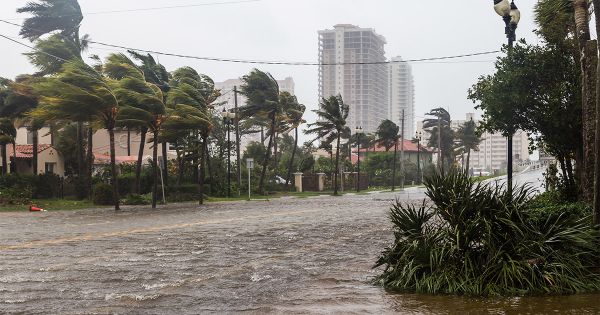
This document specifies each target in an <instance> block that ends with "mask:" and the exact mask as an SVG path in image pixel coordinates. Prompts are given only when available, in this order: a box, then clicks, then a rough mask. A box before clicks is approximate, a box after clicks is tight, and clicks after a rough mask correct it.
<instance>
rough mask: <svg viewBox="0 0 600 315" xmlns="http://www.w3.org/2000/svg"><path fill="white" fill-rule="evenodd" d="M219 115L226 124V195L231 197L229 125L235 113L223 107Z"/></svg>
mask: <svg viewBox="0 0 600 315" xmlns="http://www.w3.org/2000/svg"><path fill="white" fill-rule="evenodd" d="M221 116H222V117H223V124H224V125H225V126H227V197H228V198H231V145H230V144H231V133H230V128H229V126H231V124H232V123H233V120H234V119H235V113H231V112H229V111H228V110H226V109H223V111H222V112H221Z"/></svg>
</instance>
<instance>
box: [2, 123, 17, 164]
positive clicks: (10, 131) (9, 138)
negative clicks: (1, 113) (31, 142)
mask: <svg viewBox="0 0 600 315" xmlns="http://www.w3.org/2000/svg"><path fill="white" fill-rule="evenodd" d="M16 137H17V130H16V129H15V125H14V123H13V121H12V120H11V119H9V118H6V117H2V118H0V157H1V158H2V175H6V173H7V172H8V156H7V154H6V145H8V144H10V143H14V142H15V138H16Z"/></svg>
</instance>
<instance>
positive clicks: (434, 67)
mask: <svg viewBox="0 0 600 315" xmlns="http://www.w3.org/2000/svg"><path fill="white" fill-rule="evenodd" d="M227 1H231V0H169V1H166V0H143V1H141V0H101V1H100V0H80V1H79V2H80V4H81V6H82V9H83V11H84V13H85V12H98V11H107V10H120V9H136V8H150V7H161V6H172V5H187V4H201V3H211V2H212V3H214V2H227ZM25 2H26V1H24V0H2V1H1V2H0V12H1V14H0V18H2V19H11V18H23V16H22V15H21V16H19V15H17V14H16V12H15V10H16V9H17V8H18V7H20V6H22V5H23V4H24V3H25ZM534 3H535V1H532V0H529V1H524V0H518V1H516V4H517V5H518V6H519V8H520V9H521V12H522V18H521V23H520V25H519V29H518V30H517V35H518V37H519V38H525V39H527V40H528V41H529V42H531V43H537V39H536V38H535V36H534V35H533V33H532V31H533V29H534V28H535V25H534V23H533V16H532V13H533V5H534ZM13 22H17V23H19V22H21V21H20V20H15V21H13ZM338 23H348V24H355V25H358V26H361V27H369V28H374V29H375V30H376V31H377V32H378V33H379V34H381V35H383V36H385V37H386V39H387V42H388V44H387V45H386V47H385V50H386V55H387V57H388V58H390V57H393V56H402V57H403V58H404V59H417V58H425V57H438V56H448V55H459V54H465V53H473V52H482V51H491V50H496V49H498V48H499V47H500V45H501V44H503V43H504V42H505V41H506V39H505V36H504V25H503V22H502V20H501V18H500V17H499V16H497V15H496V13H495V12H494V10H493V8H492V1H491V0H456V1H446V0H432V1H408V0H296V1H294V0H262V1H258V2H249V3H238V4H222V5H211V6H202V7H194V8H185V9H168V10H167V9H164V10H157V11H141V12H128V13H111V14H89V15H85V18H84V20H83V24H82V27H81V34H89V35H90V36H91V38H92V39H93V40H96V41H99V42H106V43H112V44H117V45H123V46H131V47H136V48H144V49H150V50H158V51H165V52H172V53H180V54H186V55H194V56H205V57H228V58H240V59H260V60H291V61H313V62H316V61H317V56H318V51H317V49H318V48H317V47H318V42H317V38H318V37H317V31H318V30H320V29H326V28H332V27H333V25H335V24H338ZM18 31H19V30H18V28H17V27H14V26H10V25H6V24H3V23H0V34H3V35H7V36H11V37H17V36H18ZM0 41H1V42H2V44H1V46H0V47H2V49H1V50H0V54H1V56H2V58H0V76H3V77H9V78H12V77H14V76H15V75H17V74H21V73H28V72H32V71H33V69H32V67H31V66H30V65H29V64H28V63H27V60H26V58H25V57H24V56H23V55H22V53H24V52H26V51H27V50H28V49H27V48H24V47H21V46H18V45H16V44H13V43H11V42H8V41H6V40H5V39H1V38H0ZM23 41H26V40H23ZM110 52H111V51H110V50H106V48H102V47H100V46H96V45H92V46H91V47H90V50H89V51H88V53H89V54H98V55H100V56H105V55H106V54H108V53H110ZM496 56H497V55H487V56H479V57H471V58H464V59H457V60H452V61H442V62H428V63H413V64H412V66H413V72H414V77H415V85H416V114H417V116H423V114H424V113H425V112H427V111H428V110H430V109H431V108H434V107H439V106H443V107H446V108H449V109H450V112H451V114H452V115H453V116H454V118H455V119H464V115H465V113H467V112H472V111H473V104H472V103H471V102H470V101H469V100H467V98H466V96H467V89H468V88H469V87H470V86H471V85H472V84H473V83H475V81H476V80H477V78H478V77H479V76H480V75H483V74H489V73H491V72H492V71H493V61H494V59H495V58H496ZM159 60H160V62H161V63H163V64H164V65H166V66H167V68H168V69H169V70H174V69H175V68H177V67H180V66H191V67H194V68H195V69H196V70H197V71H198V72H201V73H204V74H207V75H209V76H211V77H212V78H213V79H214V80H215V81H222V80H225V79H228V78H236V77H240V76H242V75H244V74H246V73H248V72H249V71H250V70H251V69H252V68H254V67H257V68H259V69H261V70H264V71H269V72H271V73H272V74H273V75H274V76H275V77H276V78H284V77H286V76H291V77H293V78H294V80H295V82H296V95H297V96H298V99H299V100H300V102H302V103H304V104H305V105H307V107H308V109H310V110H312V109H315V108H316V107H317V104H318V103H317V101H318V100H317V93H318V69H317V67H315V66H280V65H258V66H253V65H246V64H232V63H222V62H211V61H198V60H189V59H181V58H175V57H165V56H159ZM314 119H315V116H314V115H313V114H312V113H311V114H309V115H307V120H308V121H309V122H310V121H312V120H314ZM417 119H418V118H417Z"/></svg>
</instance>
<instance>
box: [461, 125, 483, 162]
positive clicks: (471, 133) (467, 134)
mask: <svg viewBox="0 0 600 315" xmlns="http://www.w3.org/2000/svg"><path fill="white" fill-rule="evenodd" d="M480 143H481V138H480V134H479V132H478V131H477V125H476V124H475V122H474V121H473V119H470V120H468V121H466V122H465V123H464V124H462V125H461V126H460V127H458V130H457V131H456V144H457V147H458V148H460V149H461V150H462V151H463V152H466V153H467V161H466V163H464V164H463V165H464V168H465V172H467V173H469V161H470V160H471V150H479V144H480Z"/></svg>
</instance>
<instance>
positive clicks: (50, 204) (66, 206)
mask: <svg viewBox="0 0 600 315" xmlns="http://www.w3.org/2000/svg"><path fill="white" fill-rule="evenodd" d="M31 204H34V205H36V206H37V207H39V208H42V209H44V210H47V211H61V210H82V209H90V208H101V207H102V206H98V205H94V204H93V203H92V202H91V201H89V200H67V199H41V200H33V201H32V202H31ZM19 211H29V205H5V206H0V212H19Z"/></svg>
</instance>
